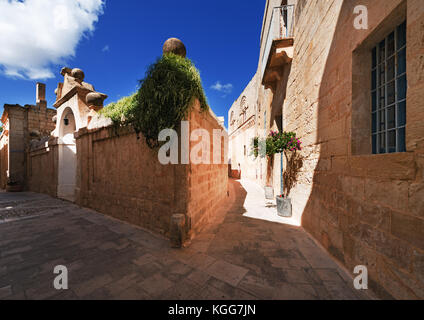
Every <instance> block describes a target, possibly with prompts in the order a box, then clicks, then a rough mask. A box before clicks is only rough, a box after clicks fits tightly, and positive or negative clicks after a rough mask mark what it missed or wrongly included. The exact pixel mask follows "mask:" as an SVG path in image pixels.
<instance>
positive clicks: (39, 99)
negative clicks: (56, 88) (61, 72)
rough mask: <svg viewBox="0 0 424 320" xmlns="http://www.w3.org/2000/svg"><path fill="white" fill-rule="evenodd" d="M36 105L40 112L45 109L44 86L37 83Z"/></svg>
mask: <svg viewBox="0 0 424 320" xmlns="http://www.w3.org/2000/svg"><path fill="white" fill-rule="evenodd" d="M36 103H37V106H38V107H39V108H40V110H42V109H46V108H47V101H46V85H45V84H44V83H40V82H37V85H36Z"/></svg>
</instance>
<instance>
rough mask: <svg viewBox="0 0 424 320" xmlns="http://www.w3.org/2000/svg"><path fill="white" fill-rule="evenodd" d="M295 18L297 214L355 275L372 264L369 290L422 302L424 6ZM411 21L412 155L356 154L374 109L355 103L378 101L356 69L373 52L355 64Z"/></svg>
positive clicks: (290, 103) (333, 6)
mask: <svg viewBox="0 0 424 320" xmlns="http://www.w3.org/2000/svg"><path fill="white" fill-rule="evenodd" d="M359 4H361V5H365V6H366V7H367V8H368V14H369V29H368V30H356V29H354V28H353V20H354V18H355V15H354V14H353V10H354V7H355V6H356V5H359ZM297 15H298V17H297V21H296V33H295V46H294V58H293V63H292V66H291V73H290V76H289V79H288V85H287V92H286V101H284V106H285V107H284V128H285V130H290V131H295V132H296V133H297V134H298V135H299V136H300V137H301V139H302V141H303V145H304V149H303V151H302V154H303V156H304V160H303V167H302V169H301V172H300V174H299V180H298V183H297V185H296V187H295V188H294V189H293V190H292V193H291V197H292V199H293V205H294V211H295V214H296V215H299V214H300V215H301V216H302V225H303V226H304V227H305V229H306V230H308V231H309V232H311V233H312V234H313V235H314V237H315V238H316V239H318V240H319V241H320V242H321V243H322V244H323V245H324V246H325V247H326V248H327V249H328V251H329V252H330V253H331V254H332V255H333V256H334V257H335V258H337V259H338V260H339V261H341V262H342V263H344V264H345V266H347V268H348V269H349V270H351V271H353V269H354V266H356V265H366V266H368V270H369V275H370V287H371V289H373V290H374V291H375V292H376V293H377V294H378V295H379V296H380V297H387V298H389V297H394V298H398V299H406V298H424V202H423V201H424V200H423V199H424V124H423V122H422V118H423V117H422V115H424V106H423V104H422V101H423V99H424V95H423V94H424V86H423V81H422V80H423V77H424V51H423V48H424V40H423V39H424V6H423V4H422V1H420V0H408V1H401V0H384V1H383V0H372V1H371V0H365V1H360V2H359V1H338V0H333V1H302V8H300V9H299V10H297ZM404 18H406V19H407V77H408V95H407V128H406V141H407V152H405V153H396V154H382V155H371V154H364V153H360V152H356V149H355V148H354V147H353V146H354V145H355V143H356V141H355V139H356V137H355V136H354V135H353V134H352V133H353V132H355V131H354V129H355V127H356V126H358V123H360V121H365V123H367V121H368V120H369V116H370V111H368V112H366V113H365V114H362V115H359V116H358V115H357V114H356V113H355V112H357V105H358V102H357V99H359V98H360V97H361V96H365V97H369V96H370V92H369V91H368V90H367V86H368V83H369V82H370V71H369V73H368V74H367V73H364V72H363V70H361V72H359V70H358V69H356V67H355V66H356V65H361V64H365V65H366V64H368V63H369V60H370V59H371V54H370V53H369V54H367V55H365V57H366V58H365V60H359V61H355V59H361V55H359V53H358V52H362V51H363V50H365V51H366V50H371V48H372V46H373V45H376V44H377V43H378V41H380V40H382V39H383V38H384V37H385V36H386V35H387V34H388V33H389V32H390V31H392V30H393V29H394V28H395V27H396V26H397V24H399V23H400V22H402V19H404ZM369 52H370V51H369ZM361 77H362V78H361ZM364 77H365V78H364ZM280 90H281V89H280ZM276 99H277V100H278V99H279V98H278V90H277V94H276ZM367 99H368V98H367ZM367 99H365V100H367ZM368 101H369V99H368ZM274 103H275V101H274ZM278 103H281V105H282V101H280V102H278ZM368 110H370V109H368ZM367 117H368V118H367ZM369 123H370V122H369ZM368 132H370V131H368ZM369 140H370V134H369Z"/></svg>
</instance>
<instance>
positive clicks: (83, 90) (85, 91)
mask: <svg viewBox="0 0 424 320" xmlns="http://www.w3.org/2000/svg"><path fill="white" fill-rule="evenodd" d="M90 92H93V91H91V90H89V89H86V88H82V87H73V88H72V89H71V90H69V92H67V93H66V94H65V95H64V96H63V97H62V98H60V99H59V100H57V101H56V102H55V103H54V105H53V106H54V107H55V108H56V109H57V108H59V107H60V106H61V105H62V104H64V103H65V102H66V101H68V100H69V99H71V98H72V97H73V96H74V95H75V94H78V95H80V96H82V97H85V96H86V95H87V94H88V93H90Z"/></svg>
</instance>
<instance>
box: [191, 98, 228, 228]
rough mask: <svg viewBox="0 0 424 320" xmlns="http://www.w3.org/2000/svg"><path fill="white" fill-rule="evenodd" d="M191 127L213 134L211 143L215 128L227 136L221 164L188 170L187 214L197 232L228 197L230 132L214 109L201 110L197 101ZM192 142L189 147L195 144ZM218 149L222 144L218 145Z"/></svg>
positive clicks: (224, 141) (198, 166)
mask: <svg viewBox="0 0 424 320" xmlns="http://www.w3.org/2000/svg"><path fill="white" fill-rule="evenodd" d="M189 121H190V131H193V130H196V129H197V128H202V129H205V130H207V131H208V133H209V135H210V142H211V146H213V133H214V132H213V131H214V130H220V131H221V132H222V133H223V135H224V137H223V138H221V139H220V143H221V144H220V150H221V151H220V152H221V159H220V163H219V164H214V163H213V157H212V156H211V158H210V163H211V164H193V163H191V164H190V168H189V174H188V178H189V181H188V190H189V200H188V217H189V221H190V225H191V232H192V235H191V236H194V235H195V234H196V233H199V232H200V231H201V230H202V228H203V227H204V226H205V225H206V224H207V223H208V221H210V219H211V218H213V216H214V214H215V213H216V211H217V209H218V207H219V206H222V205H223V200H225V199H226V198H227V191H228V164H227V157H226V155H227V154H226V153H227V150H228V135H227V132H226V131H225V129H224V128H223V127H222V126H221V125H220V124H219V121H218V120H217V119H216V117H215V116H214V115H213V114H211V112H201V111H200V105H199V104H195V109H194V111H193V112H192V113H191V114H190V117H189ZM193 144H196V143H193V142H191V145H190V149H191V148H192V147H193ZM216 148H217V149H218V148H219V146H218V145H217V146H216Z"/></svg>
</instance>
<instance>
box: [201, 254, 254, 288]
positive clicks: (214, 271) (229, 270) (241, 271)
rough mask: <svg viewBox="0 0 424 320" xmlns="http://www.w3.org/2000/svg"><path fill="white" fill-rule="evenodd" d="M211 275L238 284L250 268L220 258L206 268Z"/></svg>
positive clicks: (231, 283) (233, 284)
mask: <svg viewBox="0 0 424 320" xmlns="http://www.w3.org/2000/svg"><path fill="white" fill-rule="evenodd" d="M205 271H206V272H207V273H208V274H210V275H211V276H214V277H215V278H217V279H219V280H222V281H225V282H227V283H228V284H230V285H232V286H237V285H238V284H239V282H240V281H241V280H242V279H243V277H244V276H245V275H246V274H247V273H248V272H249V270H247V269H245V268H242V267H239V266H236V265H234V264H231V263H228V262H226V261H222V260H218V261H216V262H215V263H213V264H212V265H211V266H209V267H208V268H207V269H206V270H205Z"/></svg>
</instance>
